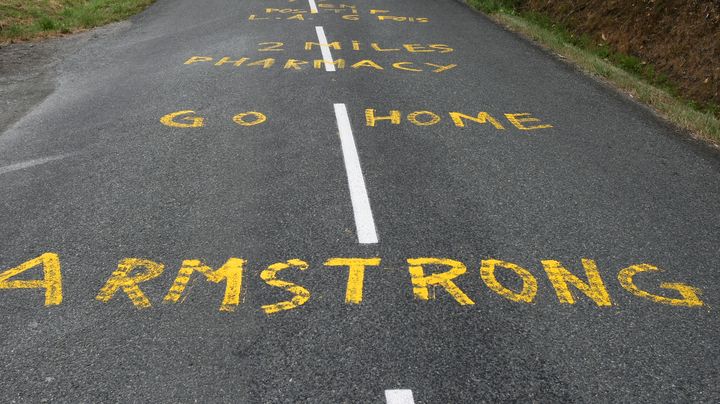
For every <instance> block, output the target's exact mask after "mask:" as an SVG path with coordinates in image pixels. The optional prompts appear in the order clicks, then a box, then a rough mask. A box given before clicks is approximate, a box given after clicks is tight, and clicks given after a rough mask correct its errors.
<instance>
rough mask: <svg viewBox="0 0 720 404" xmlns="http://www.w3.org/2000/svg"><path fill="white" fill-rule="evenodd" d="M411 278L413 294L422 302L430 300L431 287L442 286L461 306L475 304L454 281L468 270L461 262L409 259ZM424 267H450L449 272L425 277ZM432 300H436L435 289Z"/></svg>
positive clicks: (440, 259)
mask: <svg viewBox="0 0 720 404" xmlns="http://www.w3.org/2000/svg"><path fill="white" fill-rule="evenodd" d="M407 262H408V264H410V267H409V268H408V269H409V271H410V278H411V281H412V284H413V294H415V298H417V299H420V300H429V299H430V288H429V287H430V286H442V287H443V288H444V289H445V290H446V291H447V292H448V293H449V294H450V295H451V296H452V297H454V298H455V300H456V301H457V302H458V303H460V304H461V305H466V304H475V302H473V301H472V300H470V298H469V297H468V296H467V295H466V294H465V293H464V292H463V291H462V290H460V288H459V287H458V286H457V285H455V283H453V281H452V279H455V278H457V277H458V276H460V275H462V274H464V273H465V271H466V270H467V268H465V265H464V264H463V263H462V262H460V261H455V260H451V259H445V258H408V260H407ZM423 265H446V266H449V267H450V270H449V271H447V272H442V273H439V274H431V275H428V276H425V271H424V270H423ZM432 298H433V299H434V298H435V288H433V293H432Z"/></svg>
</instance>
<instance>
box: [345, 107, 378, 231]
mask: <svg viewBox="0 0 720 404" xmlns="http://www.w3.org/2000/svg"><path fill="white" fill-rule="evenodd" d="M334 107H335V118H336V119H337V124H338V129H339V131H340V132H339V133H340V144H341V146H342V152H343V159H344V160H345V171H346V172H347V178H348V187H349V188H350V200H351V201H352V207H353V213H354V215H355V229H356V231H357V237H358V242H359V243H360V244H377V242H378V237H377V232H376V231H375V220H374V219H373V215H372V210H371V209H370V199H369V198H368V194H367V189H366V188H365V178H364V177H363V173H362V167H361V166H360V157H359V156H358V152H357V148H356V147H355V138H353V134H352V128H351V126H350V118H349V117H348V113H347V108H346V107H345V104H334Z"/></svg>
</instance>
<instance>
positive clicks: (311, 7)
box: [308, 0, 318, 14]
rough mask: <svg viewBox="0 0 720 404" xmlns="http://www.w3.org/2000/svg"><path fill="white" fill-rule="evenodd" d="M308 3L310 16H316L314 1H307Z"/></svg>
mask: <svg viewBox="0 0 720 404" xmlns="http://www.w3.org/2000/svg"><path fill="white" fill-rule="evenodd" d="M308 3H310V14H317V13H318V11H317V6H316V5H315V0H308Z"/></svg>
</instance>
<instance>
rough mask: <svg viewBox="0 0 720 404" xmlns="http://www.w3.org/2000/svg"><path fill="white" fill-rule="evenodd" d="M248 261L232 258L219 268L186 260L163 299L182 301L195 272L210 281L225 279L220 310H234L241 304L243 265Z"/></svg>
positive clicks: (216, 281)
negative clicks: (215, 268)
mask: <svg viewBox="0 0 720 404" xmlns="http://www.w3.org/2000/svg"><path fill="white" fill-rule="evenodd" d="M245 263H246V261H245V260H243V259H240V258H230V259H229V260H227V262H225V264H224V265H223V266H222V267H220V269H218V270H213V269H212V268H211V267H209V266H207V265H205V264H203V263H202V262H201V261H200V260H184V261H183V263H182V266H181V267H180V270H179V271H178V274H177V277H175V281H174V282H173V285H172V286H171V287H170V290H169V291H168V293H167V295H165V298H164V299H163V301H164V302H165V303H177V302H178V301H180V298H181V297H182V294H183V292H184V291H185V288H186V287H187V284H188V282H190V276H191V275H192V274H193V272H200V273H201V274H203V275H205V278H207V280H208V282H214V283H220V282H222V281H225V296H224V297H223V301H222V304H221V305H220V311H224V312H232V311H235V308H236V307H237V306H238V305H239V304H240V291H241V290H242V277H243V265H245Z"/></svg>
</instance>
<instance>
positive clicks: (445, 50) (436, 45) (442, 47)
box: [429, 43, 455, 53]
mask: <svg viewBox="0 0 720 404" xmlns="http://www.w3.org/2000/svg"><path fill="white" fill-rule="evenodd" d="M429 46H430V47H431V48H432V49H435V50H438V51H440V53H450V52H453V51H454V50H455V49H453V48H451V47H449V46H448V45H445V44H442V43H434V44H430V45H429Z"/></svg>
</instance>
